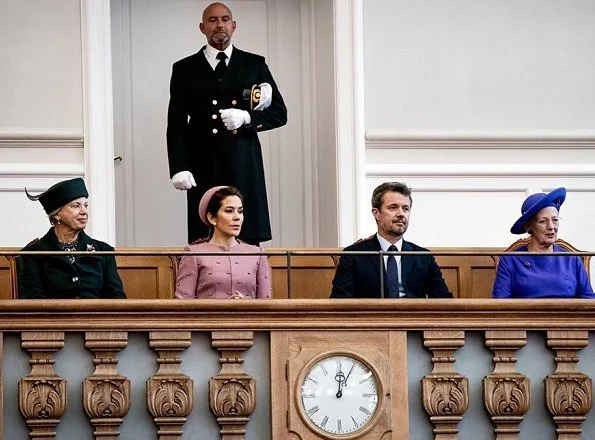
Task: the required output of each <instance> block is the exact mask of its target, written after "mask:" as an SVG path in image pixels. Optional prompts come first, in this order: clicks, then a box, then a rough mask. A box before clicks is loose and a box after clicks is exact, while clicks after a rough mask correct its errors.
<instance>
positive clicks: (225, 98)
mask: <svg viewBox="0 0 595 440" xmlns="http://www.w3.org/2000/svg"><path fill="white" fill-rule="evenodd" d="M203 50H204V47H203V48H202V49H201V50H200V51H199V52H198V53H196V54H194V55H191V56H189V57H187V58H184V59H182V60H180V61H177V62H176V63H174V65H173V69H172V76H171V83H170V101H169V109H168V116H167V152H168V158H169V172H170V177H172V176H173V175H174V174H176V173H178V172H180V171H191V172H192V174H193V175H194V178H195V180H196V184H197V187H196V188H192V189H190V190H189V191H188V228H189V236H188V242H189V243H192V242H193V241H194V240H196V239H197V238H201V237H204V236H206V232H207V230H206V226H204V225H203V224H202V222H201V221H200V219H199V218H198V202H199V200H200V198H201V197H202V195H203V194H204V193H205V191H206V190H208V189H209V188H211V187H213V186H218V185H232V186H235V187H237V188H238V189H239V190H240V192H241V193H242V195H243V196H244V224H243V226H242V233H241V234H240V238H243V239H245V240H250V241H253V242H254V241H258V242H260V241H266V240H270V238H271V227H270V221H269V210H268V203H267V195H266V186H265V176H264V166H263V161H262V151H261V146H260V142H259V140H258V134H257V133H258V132H260V131H265V130H270V129H273V128H277V127H280V126H282V125H285V124H286V123H287V108H286V107H285V103H284V102H283V98H282V97H281V94H280V93H279V90H278V88H277V85H276V83H275V80H274V79H273V76H272V75H271V72H270V71H269V68H268V66H267V64H266V63H265V59H264V58H263V57H262V56H260V55H256V54H253V53H249V52H244V51H242V50H240V49H238V48H236V47H234V49H233V52H232V54H231V58H230V59H229V64H228V67H227V69H226V72H225V75H224V77H223V79H222V80H221V82H219V81H218V80H217V78H216V76H215V72H214V71H213V68H212V67H211V66H210V65H209V63H208V61H207V60H206V58H205V56H204V53H203ZM263 82H267V83H269V84H270V85H271V87H272V89H273V98H272V102H271V105H270V106H269V107H268V108H267V109H265V110H262V111H253V110H250V104H249V101H248V100H245V99H244V98H243V91H244V90H250V89H251V88H252V86H254V85H259V84H261V83H263ZM228 108H238V109H241V110H246V111H248V112H249V113H250V118H251V123H250V124H249V125H243V126H242V127H240V128H238V129H237V130H233V131H229V130H227V129H226V128H225V126H224V125H223V123H222V122H221V118H220V113H219V110H223V109H228ZM273 147H274V146H273Z"/></svg>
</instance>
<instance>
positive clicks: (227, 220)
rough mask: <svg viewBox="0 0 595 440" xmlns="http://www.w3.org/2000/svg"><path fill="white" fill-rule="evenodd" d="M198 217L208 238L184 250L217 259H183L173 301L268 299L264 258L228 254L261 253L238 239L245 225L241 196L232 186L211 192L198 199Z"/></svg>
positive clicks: (215, 188)
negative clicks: (175, 299)
mask: <svg viewBox="0 0 595 440" xmlns="http://www.w3.org/2000/svg"><path fill="white" fill-rule="evenodd" d="M198 215H199V217H200V219H201V220H202V221H203V223H205V224H206V225H207V226H209V228H210V233H209V237H208V238H207V239H205V240H199V241H198V242H196V243H195V244H192V245H186V246H185V248H184V250H186V251H189V252H204V253H210V254H214V253H216V254H217V255H188V256H183V257H182V259H181V262H180V268H179V271H178V280H177V284H176V298H179V299H195V298H204V299H214V298H217V299H220V298H230V299H251V298H270V297H271V280H270V277H269V264H268V262H267V258H266V256H265V255H230V254H229V253H231V252H233V253H239V252H246V253H256V252H262V248H260V247H258V246H253V245H249V244H246V243H243V242H241V241H239V240H238V239H237V237H238V235H239V234H240V230H241V229H242V222H243V221H244V208H243V204H242V194H241V193H240V192H239V191H238V190H237V189H236V188H234V187H233V186H216V187H214V188H211V189H209V190H208V191H207V192H206V193H205V194H204V195H203V196H202V198H201V199H200V204H199V208H198Z"/></svg>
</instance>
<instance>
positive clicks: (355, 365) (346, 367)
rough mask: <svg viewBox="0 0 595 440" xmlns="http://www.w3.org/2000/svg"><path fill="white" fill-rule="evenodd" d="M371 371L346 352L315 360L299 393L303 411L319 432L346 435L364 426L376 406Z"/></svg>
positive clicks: (376, 381)
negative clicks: (345, 353)
mask: <svg viewBox="0 0 595 440" xmlns="http://www.w3.org/2000/svg"><path fill="white" fill-rule="evenodd" d="M378 388H379V384H378V380H377V377H376V375H375V374H374V372H373V371H372V370H371V369H370V368H369V367H368V366H367V365H366V364H364V363H363V362H362V361H360V360H359V359H356V358H355V357H353V356H349V355H342V354H341V355H332V356H327V357H324V358H323V359H321V360H319V361H318V362H316V363H314V364H313V365H312V366H311V367H310V368H309V369H308V370H307V371H306V375H305V376H304V380H303V382H302V385H301V388H300V390H299V393H298V396H299V397H298V398H299V400H300V403H301V406H302V410H303V414H304V416H305V417H306V419H307V420H308V421H309V422H310V423H311V424H313V425H314V426H315V427H316V428H318V429H319V430H320V431H322V432H324V433H328V434H332V435H333V436H348V435H352V434H354V433H357V432H360V431H361V430H363V429H364V428H366V427H367V425H368V423H369V422H370V420H372V418H373V417H374V414H375V413H376V409H377V408H378V400H379V396H378V395H379V390H378Z"/></svg>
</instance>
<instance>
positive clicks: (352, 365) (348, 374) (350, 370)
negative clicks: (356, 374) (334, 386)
mask: <svg viewBox="0 0 595 440" xmlns="http://www.w3.org/2000/svg"><path fill="white" fill-rule="evenodd" d="M353 367H355V362H354V363H353V364H351V368H350V369H349V373H347V377H346V378H345V380H344V384H345V386H347V379H349V376H351V372H352V371H353Z"/></svg>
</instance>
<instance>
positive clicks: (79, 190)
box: [25, 177, 89, 214]
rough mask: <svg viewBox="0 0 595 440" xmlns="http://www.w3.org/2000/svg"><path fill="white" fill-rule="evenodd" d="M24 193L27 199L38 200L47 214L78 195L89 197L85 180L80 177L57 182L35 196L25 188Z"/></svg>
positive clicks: (78, 196)
mask: <svg viewBox="0 0 595 440" xmlns="http://www.w3.org/2000/svg"><path fill="white" fill-rule="evenodd" d="M25 193H26V194H27V197H28V198H29V200H33V201H37V200H39V202H40V203H41V206H43V209H44V210H45V212H46V213H47V214H49V213H51V212H52V211H55V210H56V209H58V208H60V207H62V206H64V205H65V204H67V203H68V202H71V201H73V200H76V199H78V198H80V197H89V193H88V192H87V187H86V186H85V181H84V180H83V179H81V178H80V177H77V178H76V179H70V180H63V181H62V182H58V183H56V184H55V185H53V186H51V187H49V188H48V189H46V190H45V191H44V192H42V193H41V194H39V195H37V196H32V195H31V194H29V192H28V191H27V188H25Z"/></svg>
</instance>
